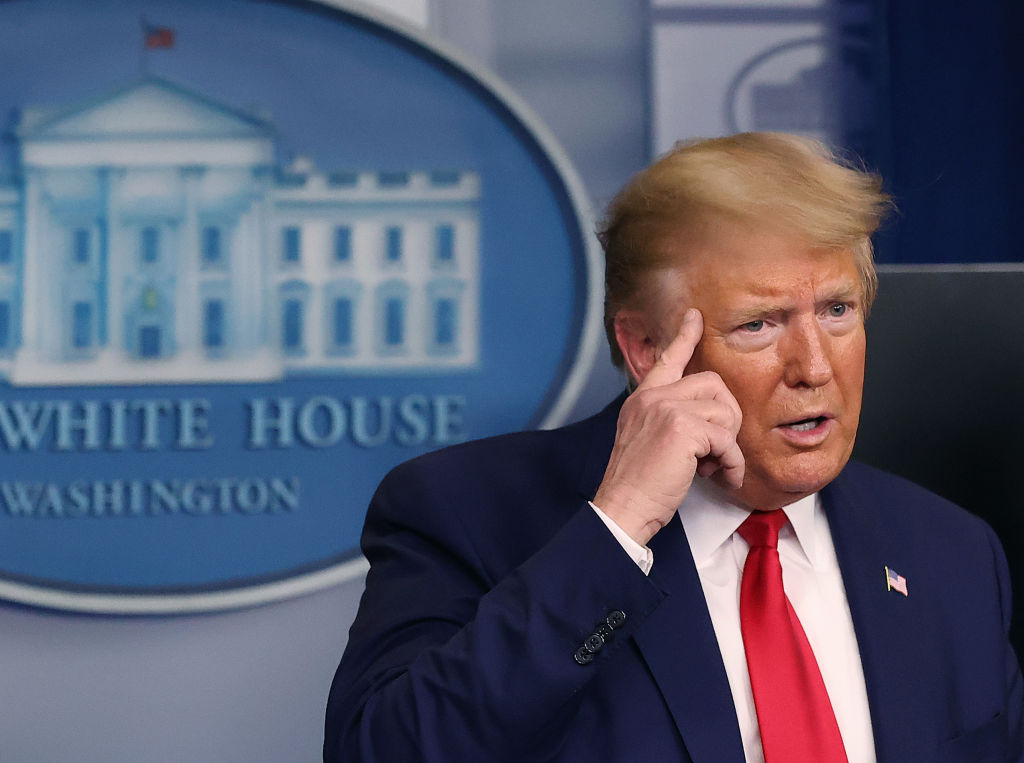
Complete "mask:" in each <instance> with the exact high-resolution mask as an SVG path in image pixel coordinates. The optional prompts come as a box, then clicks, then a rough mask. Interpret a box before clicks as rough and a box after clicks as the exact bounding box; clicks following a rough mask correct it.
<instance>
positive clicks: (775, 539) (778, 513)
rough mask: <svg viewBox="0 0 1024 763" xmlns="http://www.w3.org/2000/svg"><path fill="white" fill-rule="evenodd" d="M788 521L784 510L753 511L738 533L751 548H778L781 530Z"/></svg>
mask: <svg viewBox="0 0 1024 763" xmlns="http://www.w3.org/2000/svg"><path fill="white" fill-rule="evenodd" d="M788 521H789V520H788V519H787V517H786V512H784V511H783V510H782V509H775V510H774V511H752V512H750V516H749V517H747V518H746V519H745V520H743V524H741V525H740V526H739V529H738V530H737V531H736V532H738V533H739V534H740V535H741V536H743V540H745V541H746V542H747V543H749V544H750V547H751V548H755V547H765V546H767V547H768V548H778V546H779V530H781V529H782V528H783V526H784V525H785V524H786V522H788Z"/></svg>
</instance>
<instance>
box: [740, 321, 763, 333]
mask: <svg viewBox="0 0 1024 763" xmlns="http://www.w3.org/2000/svg"><path fill="white" fill-rule="evenodd" d="M740 328H741V329H743V330H744V331H749V332H751V333H755V332H758V331H760V330H761V329H763V328H764V321H750V323H744V324H743V325H742V326H740Z"/></svg>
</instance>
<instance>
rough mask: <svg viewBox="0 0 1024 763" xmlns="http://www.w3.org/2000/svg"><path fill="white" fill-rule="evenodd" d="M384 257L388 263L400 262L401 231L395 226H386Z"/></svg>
mask: <svg viewBox="0 0 1024 763" xmlns="http://www.w3.org/2000/svg"><path fill="white" fill-rule="evenodd" d="M385 237H386V243H385V252H384V254H385V257H387V261H388V262H401V261H402V229H401V228H399V227H398V226H397V225H390V226H388V229H387V231H386V232H385Z"/></svg>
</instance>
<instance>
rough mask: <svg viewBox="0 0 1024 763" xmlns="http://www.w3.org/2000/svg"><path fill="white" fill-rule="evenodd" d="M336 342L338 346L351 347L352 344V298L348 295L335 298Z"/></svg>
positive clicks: (334, 323) (334, 324) (334, 321)
mask: <svg viewBox="0 0 1024 763" xmlns="http://www.w3.org/2000/svg"><path fill="white" fill-rule="evenodd" d="M332 317H333V319H334V320H333V321H332V323H333V329H334V331H333V332H332V333H333V334H334V337H333V338H334V344H335V345H337V346H338V347H350V346H351V345H352V333H353V332H352V300H351V299H349V298H348V297H339V298H338V299H336V300H334V314H333V316H332Z"/></svg>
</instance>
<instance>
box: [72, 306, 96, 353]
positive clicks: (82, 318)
mask: <svg viewBox="0 0 1024 763" xmlns="http://www.w3.org/2000/svg"><path fill="white" fill-rule="evenodd" d="M91 344H92V305H91V304H90V303H89V302H75V303H74V305H72V306H71V346H72V347H74V348H75V349H83V348H85V347H88V346H90V345H91Z"/></svg>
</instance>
